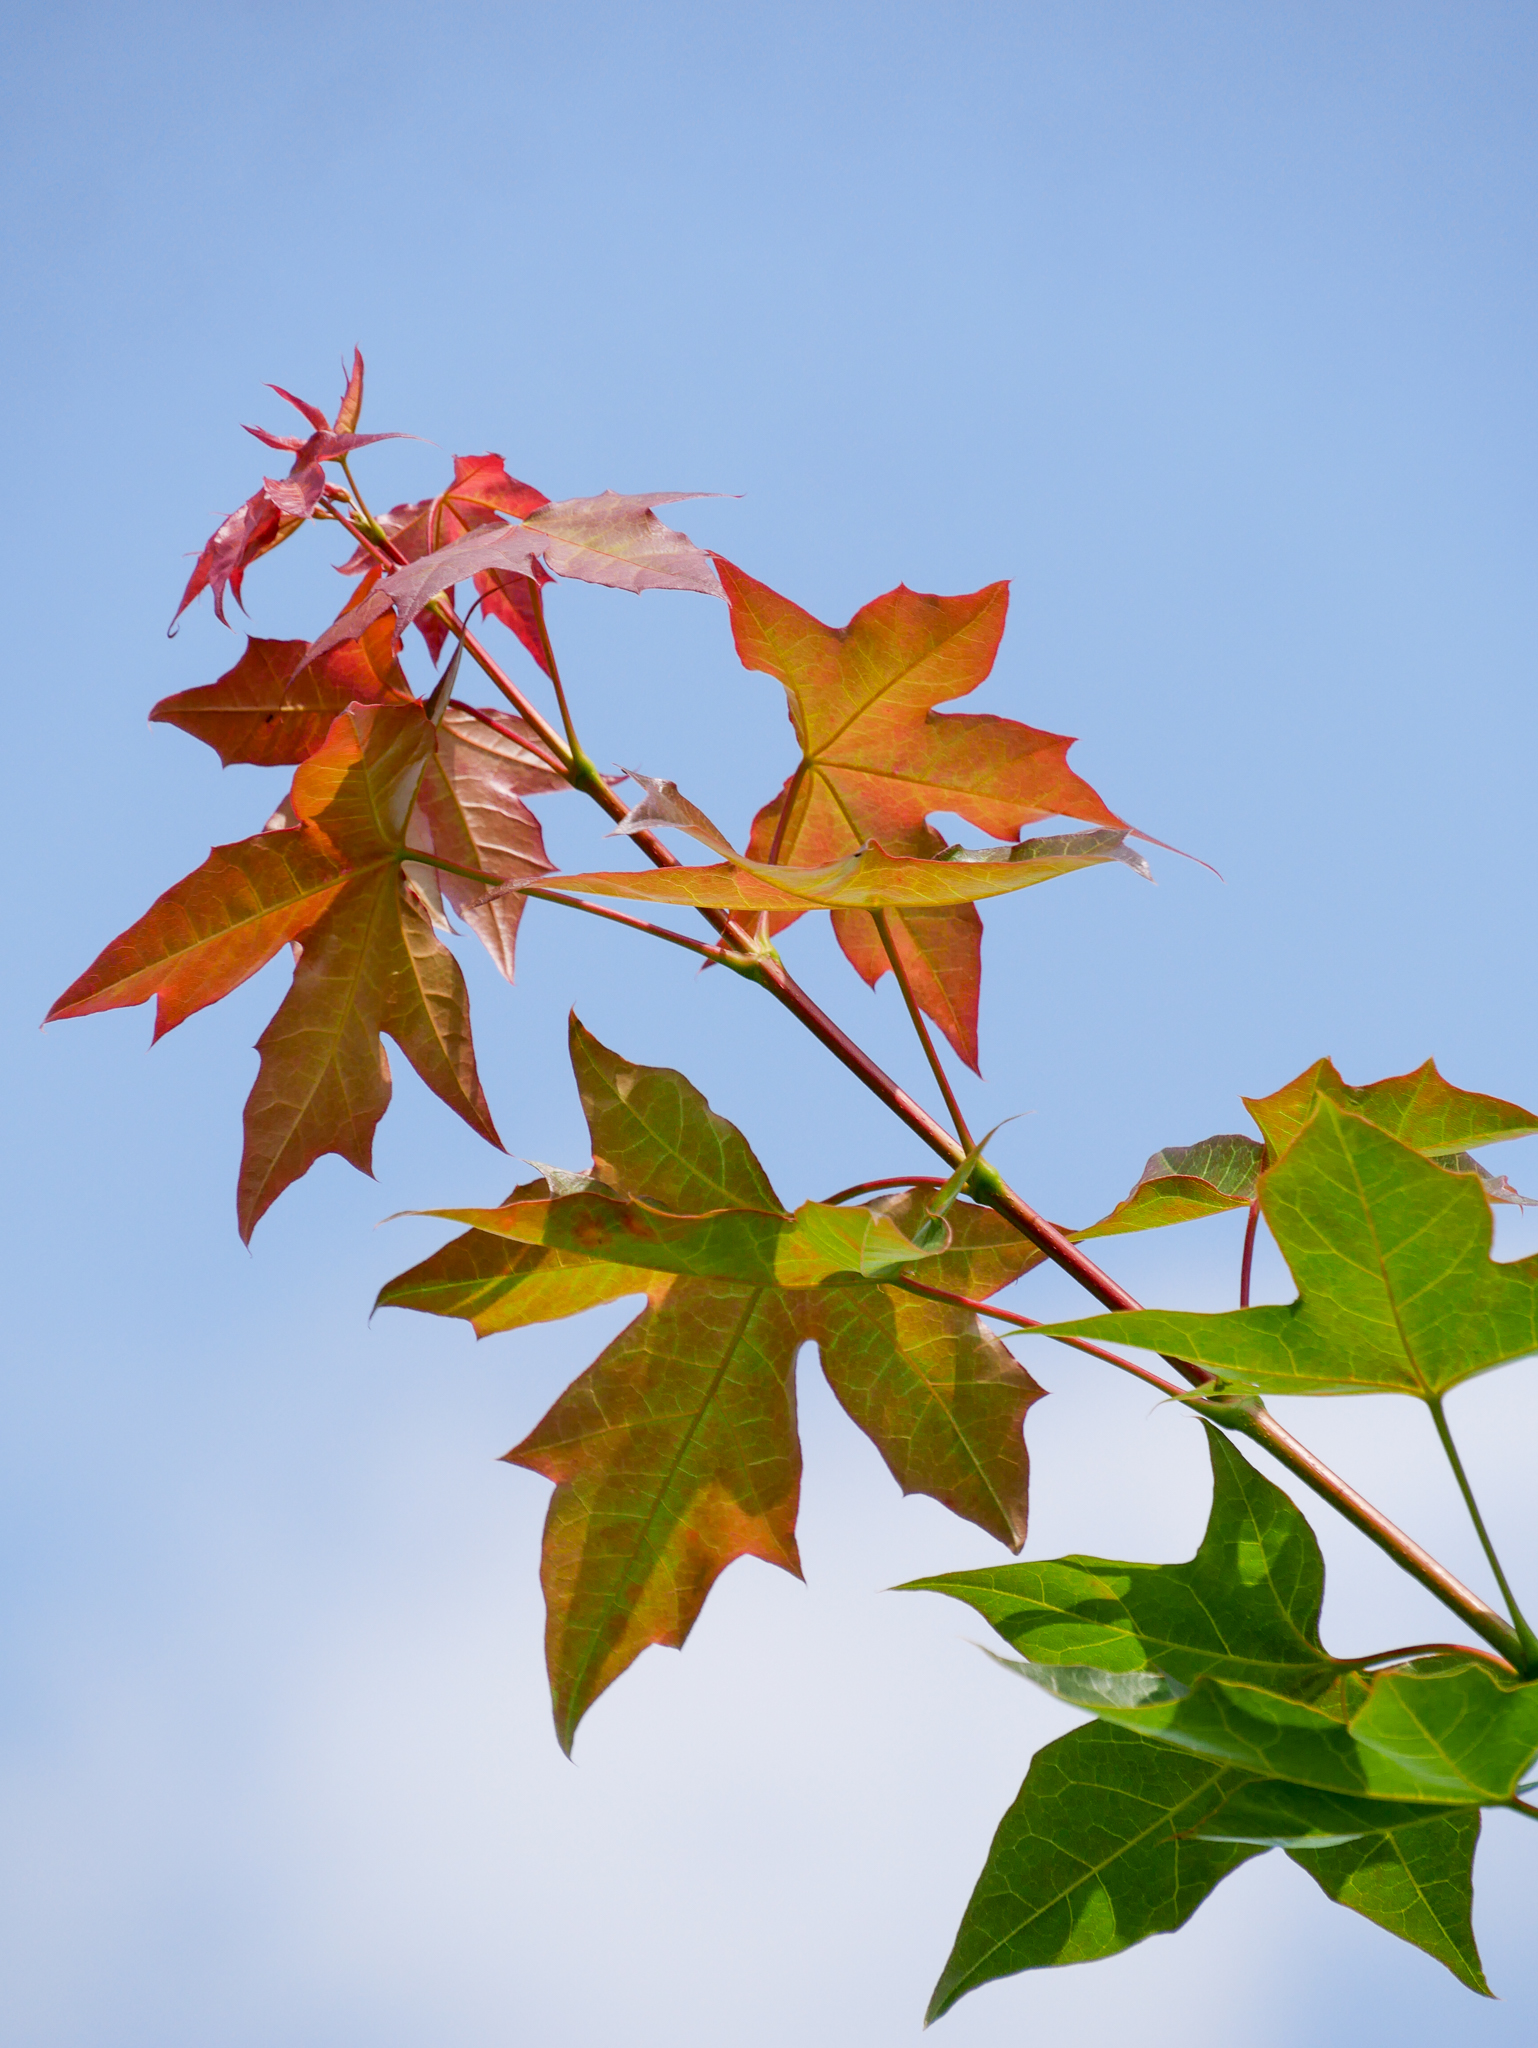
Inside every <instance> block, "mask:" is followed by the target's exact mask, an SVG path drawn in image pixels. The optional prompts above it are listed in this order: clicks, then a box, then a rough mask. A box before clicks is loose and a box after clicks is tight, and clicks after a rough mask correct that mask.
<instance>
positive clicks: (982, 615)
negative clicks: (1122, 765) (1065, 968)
mask: <svg viewBox="0 0 1538 2048" xmlns="http://www.w3.org/2000/svg"><path fill="white" fill-rule="evenodd" d="M718 564H719V567H720V571H721V580H722V583H723V586H724V588H725V591H726V595H727V598H728V600H729V601H730V604H731V607H732V633H733V636H734V638H735V640H736V645H737V652H738V655H739V657H740V658H741V660H742V663H743V665H744V667H746V668H750V669H759V670H761V671H763V672H764V673H765V674H767V675H772V676H774V677H776V678H777V679H778V680H779V681H780V682H781V683H783V685H784V686H785V691H786V695H787V698H788V700H789V707H788V708H789V711H790V718H791V723H792V725H793V726H794V728H795V732H796V738H797V740H798V742H799V744H800V746H801V750H802V760H801V764H800V766H799V767H798V768H797V769H796V771H795V773H794V774H793V775H792V776H791V777H790V779H789V780H788V781H787V783H786V784H785V787H784V789H783V790H781V792H780V794H779V796H777V797H776V798H774V799H773V800H772V801H771V802H770V803H768V804H766V805H765V806H764V808H763V810H761V811H760V812H759V814H758V817H757V818H756V819H755V820H754V824H753V833H752V837H751V839H750V841H749V844H748V852H749V853H750V854H751V855H753V856H754V857H756V858H757V859H759V860H767V859H768V858H769V856H770V854H771V852H773V854H774V856H775V858H776V859H778V860H781V861H784V862H786V863H788V864H790V865H793V866H797V867H824V866H827V865H829V864H830V863H832V862H834V861H836V860H839V859H841V858H843V857H845V856H847V855H849V854H853V853H854V852H856V851H857V850H858V848H859V847H860V846H861V845H862V844H864V843H865V842H866V841H867V840H873V839H874V840H878V841H879V842H880V843H881V845H883V846H884V847H887V848H888V849H889V850H890V851H891V852H893V853H894V854H900V855H905V856H907V857H909V858H921V859H922V858H927V857H929V856H932V855H934V854H937V853H939V852H940V851H941V849H942V846H943V843H944V842H943V841H942V840H941V838H940V836H939V834H938V833H937V832H935V831H934V829H933V828H932V827H931V826H930V825H929V824H928V822H927V820H928V819H929V817H930V816H931V814H933V813H936V812H944V813H954V814H956V815H958V816H960V817H963V818H965V819H967V820H968V822H969V823H971V824H973V825H975V826H976V827H977V828H978V830H979V831H982V832H989V833H992V834H993V835H994V837H995V838H998V839H1015V838H1017V837H1018V836H1019V833H1020V831H1021V829H1022V828H1023V827H1024V826H1026V825H1028V824H1031V823H1033V822H1035V821H1036V820H1037V819H1040V818H1048V817H1054V816H1059V815H1061V816H1064V817H1070V818H1085V819H1088V820H1090V821H1092V822H1093V823H1095V824H1097V825H1102V826H1109V827H1112V828H1117V827H1124V826H1125V820H1124V819H1121V818H1118V817H1117V816H1116V814H1115V813H1114V812H1113V811H1110V810H1108V809H1107V808H1106V806H1105V805H1104V804H1103V803H1102V802H1101V800H1100V798H1099V797H1098V796H1097V795H1096V793H1095V792H1094V790H1092V789H1091V788H1090V786H1089V784H1088V783H1087V782H1084V781H1082V780H1081V778H1080V777H1079V776H1077V775H1075V774H1074V772H1073V770H1072V769H1071V768H1069V766H1068V765H1067V754H1068V749H1069V747H1070V746H1072V744H1073V742H1072V741H1071V740H1069V739H1065V738H1063V737H1062V736H1061V735H1059V734H1057V733H1046V732H1038V731H1035V730H1034V729H1033V728H1032V727H1030V726H1027V725H1020V724H1018V723H1016V722H1015V721H1014V720H1013V719H1007V718H996V717H992V716H989V715H987V714H983V713H977V712H962V713H951V714H946V713H939V712H937V711H936V710H935V708H934V707H935V706H936V705H938V704H943V703H946V702H949V701H950V700H952V699H954V698H957V697H965V696H967V695H969V694H970V693H971V692H972V691H973V690H975V689H976V688H977V687H978V685H979V684H980V683H982V682H983V681H984V680H985V679H986V677H987V676H988V673H989V671H990V670H991V669H992V667H993V662H994V657H995V655H996V654H997V652H998V646H999V640H1000V638H1001V636H1002V634H1003V631H1004V617H1005V613H1006V610H1007V608H1008V602H1009V593H1008V587H1007V586H1006V585H1005V584H1002V583H992V584H989V585H988V586H987V587H986V588H985V589H983V590H979V591H976V592H974V593H972V594H970V595H968V596H964V597H931V596H926V595H925V594H923V593H921V592H918V591H912V590H908V589H906V588H905V587H902V586H899V587H898V588H897V589H896V590H892V591H888V592H887V593H886V594H885V596H882V597H878V598H876V599H874V600H873V601H872V602H871V603H870V604H868V605H865V606H863V607H862V608H861V610H859V611H858V612H856V613H855V615H854V617H853V618H852V619H851V620H850V622H849V624H848V625H847V626H825V625H824V624H823V623H822V622H821V620H819V619H815V618H813V617H812V616H811V614H810V613H809V612H805V611H803V610H802V609H801V607H800V606H799V605H795V604H792V603H791V601H790V600H789V599H788V598H784V597H781V596H780V595H779V594H778V592H776V591H773V590H771V589H769V587H768V586H767V584H763V583H759V582H757V581H755V579H754V578H753V577H751V576H748V575H746V574H745V573H744V572H743V571H742V570H741V569H738V568H737V567H735V565H734V564H732V563H730V562H725V561H720V560H719V558H718ZM787 804H788V805H789V812H788V815H786V816H785V817H784V821H783V824H782V812H784V810H785V806H786V805H787ZM998 857H999V858H1002V857H1003V853H1002V849H1001V850H1000V853H999V856H998ZM973 900H975V899H968V898H962V897H957V898H950V899H947V900H946V901H945V902H944V904H943V905H942V906H940V907H936V908H933V909H925V908H922V907H921V906H919V905H914V906H912V913H911V915H910V914H909V911H908V910H907V909H906V908H905V909H902V910H900V911H899V912H898V914H897V915H896V916H894V917H893V918H892V919H891V925H892V934H893V942H894V945H895V946H896V948H897V951H898V953H899V955H900V957H901V958H902V959H903V962H904V965H905V967H906V969H907V971H908V973H909V976H910V979H911V980H912V982H913V985H914V992H915V994H916V996H917V998H918V1000H919V1002H920V1004H921V1006H922V1007H923V1009H924V1010H925V1011H926V1012H927V1013H928V1014H929V1015H930V1016H932V1017H933V1019H934V1021H935V1023H936V1024H938V1025H939V1026H940V1029H941V1030H942V1031H944V1032H945V1034H946V1036H947V1037H948V1038H949V1040H950V1042H951V1044H952V1045H953V1046H954V1047H955V1049H956V1051H957V1053H958V1054H959V1055H960V1056H961V1057H962V1058H963V1059H964V1060H966V1061H967V1062H968V1064H969V1065H971V1066H973V1067H974V1068H975V1067H976V1065H977V1056H978V1055H977V990H978V978H979V974H980V970H981V952H980V945H981V937H982V925H981V921H980V920H979V918H978V915H977V912H976V911H975V910H974V909H973V908H972V907H971V902H972V901H973ZM799 914H800V912H799V910H798V909H797V907H796V906H794V905H792V906H787V907H786V915H785V917H784V919H783V920H777V921H776V922H777V925H778V923H779V922H781V921H783V922H789V921H790V919H791V918H793V917H795V916H797V915H799ZM834 932H835V934H836V936H837V938H838V941H839V944H840V945H841V946H842V947H843V949H844V951H845V953H846V954H847V956H848V957H849V960H850V962H851V963H852V965H853V966H854V967H855V968H856V970H857V971H858V972H859V973H860V975H861V976H862V977H863V978H864V979H865V980H866V981H867V982H869V983H871V984H872V985H874V984H875V983H876V982H877V981H879V980H880V979H881V977H882V975H883V974H885V973H887V972H888V967H889V963H888V961H887V957H886V953H885V949H884V948H883V947H882V945H881V943H880V940H879V938H878V937H877V934H876V932H875V930H874V928H873V927H872V924H871V921H870V919H869V917H868V916H866V915H865V914H864V913H863V911H861V910H858V909H855V908H844V909H840V910H838V911H837V912H836V914H835V917H834Z"/></svg>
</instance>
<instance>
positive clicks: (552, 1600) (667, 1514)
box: [507, 1280, 801, 1750]
mask: <svg viewBox="0 0 1538 2048" xmlns="http://www.w3.org/2000/svg"><path fill="white" fill-rule="evenodd" d="M796 1348H797V1331H796V1327H795V1324H794V1322H793V1320H792V1318H791V1316H790V1313H789V1311H788V1309H787V1307H786V1305H785V1299H784V1297H783V1296H782V1295H781V1294H780V1293H779V1292H778V1291H777V1290H776V1289H773V1288H753V1287H742V1286H737V1285H735V1284H733V1283H732V1282H730V1281H711V1280H675V1281H672V1282H671V1283H667V1282H664V1283H663V1284H662V1285H660V1286H659V1287H658V1288H657V1289H656V1291H655V1293H654V1294H653V1296H652V1301H651V1306H650V1308H649V1310H648V1312H647V1313H646V1314H645V1315H644V1316H642V1317H641V1318H640V1319H639V1320H638V1321H637V1322H634V1323H632V1324H631V1325H630V1327H629V1329H627V1330H624V1331H622V1332H621V1333H620V1335H619V1336H618V1337H617V1338H616V1339H615V1340H614V1342H613V1343H612V1344H611V1345H610V1346H609V1347H608V1349H607V1350H606V1351H605V1352H604V1353H603V1355H602V1356H601V1357H600V1358H599V1359H598V1360H597V1362H596V1363H595V1364H593V1365H591V1366H589V1367H588V1369H587V1371H586V1372H585V1373H583V1374H582V1376H581V1378H580V1379H578V1380H577V1381H576V1383H575V1384H574V1385H573V1386H571V1387H570V1388H568V1389H567V1391H566V1392H565V1393H564V1394H563V1395H562V1396H561V1398H560V1400H559V1401H557V1402H556V1404H555V1406H554V1407H553V1408H552V1409H551V1411H550V1413H549V1414H548V1415H547V1416H546V1417H545V1419H544V1421H543V1422H541V1423H540V1424H538V1426H537V1427H536V1428H535V1429H534V1430H532V1431H531V1432H530V1434H529V1435H528V1436H527V1437H525V1438H524V1440H523V1442H522V1443H520V1444H518V1445H517V1446H516V1447H515V1448H514V1449H513V1450H511V1451H509V1452H508V1454H507V1455H508V1459H509V1462H510V1463H512V1464H515V1465H525V1466H527V1467H528V1468H529V1469H530V1470H531V1471H534V1472H540V1473H543V1475H544V1476H545V1477H546V1478H547V1479H553V1480H554V1481H555V1482H556V1491H555V1496H554V1498H553V1499H552V1501H551V1503H550V1512H549V1515H548V1518H547V1520H546V1523H545V1544H544V1554H543V1558H542V1561H541V1566H540V1577H541V1582H542V1583H543V1585H544V1589H545V1610H546V1628H545V1647H546V1657H547V1662H548V1664H549V1669H550V1687H551V1693H552V1696H553V1699H554V1705H555V1720H556V1732H557V1734H558V1736H559V1738H560V1741H561V1746H562V1748H563V1749H566V1750H569V1749H570V1748H571V1741H572V1737H573V1735H574V1734H575V1732H576V1727H577V1723H578V1722H579V1721H580V1720H581V1718H582V1716H583V1714H584V1713H585V1712H586V1711H587V1709H588V1707H589V1706H590V1705H591V1704H592V1702H593V1701H594V1700H595V1699H596V1698H597V1697H598V1695H599V1693H601V1692H602V1691H603V1690H604V1688H605V1687H606V1686H608V1685H610V1684H612V1682H613V1681H614V1680H615V1679H616V1678H617V1677H618V1676H619V1675H620V1673H621V1672H622V1671H623V1670H624V1669H625V1668H626V1666H627V1665H628V1664H630V1663H631V1662H633V1660H634V1659H635V1658H636V1656H638V1655H639V1653H640V1652H641V1651H642V1650H643V1649H645V1648H646V1647H647V1645H648V1644H651V1643H663V1644H668V1645H672V1646H677V1645H678V1644H681V1643H682V1642H683V1640H684V1638H685V1637H686V1636H687V1635H688V1633H689V1630H690V1628H691V1627H692V1626H693V1625H694V1622H695V1619H696V1617H697V1616H698V1614H699V1611H700V1608H701V1606H702V1605H703V1604H704V1600H705V1595H706V1594H707V1593H708V1592H709V1590H710V1588H711V1585H712V1584H713V1583H714V1581H715V1579H716V1578H717V1577H718V1576H719V1574H720V1573H721V1572H722V1571H723V1570H724V1569H725V1568H726V1566H727V1565H728V1564H730V1563H731V1562H732V1560H733V1559H734V1558H738V1557H760V1558H763V1559H764V1560H765V1562H766V1563H769V1564H777V1565H779V1566H781V1567H782V1568H783V1569H784V1570H786V1571H789V1572H794V1573H796V1574H797V1575H798V1576H799V1574H800V1562H799V1559H798V1557H797V1554H796V1540H795V1521H796V1505H797V1499H798V1494H799V1488H800V1479H801V1459H800V1452H799V1446H798V1444H797V1439H796V1423H795V1387H794V1380H793V1377H792V1370H791V1369H792V1366H793V1364H794V1362H795V1354H796Z"/></svg>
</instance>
